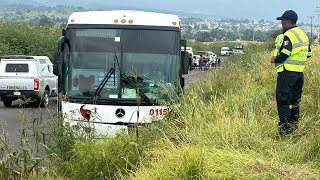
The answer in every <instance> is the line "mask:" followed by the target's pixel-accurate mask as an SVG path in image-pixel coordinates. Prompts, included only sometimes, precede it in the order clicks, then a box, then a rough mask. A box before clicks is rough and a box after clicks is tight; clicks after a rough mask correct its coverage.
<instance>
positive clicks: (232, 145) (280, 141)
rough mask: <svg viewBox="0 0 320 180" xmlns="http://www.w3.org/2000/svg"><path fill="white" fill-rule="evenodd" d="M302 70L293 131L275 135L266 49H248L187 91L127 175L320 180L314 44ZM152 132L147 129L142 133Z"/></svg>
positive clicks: (319, 66)
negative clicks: (298, 113)
mask: <svg viewBox="0 0 320 180" xmlns="http://www.w3.org/2000/svg"><path fill="white" fill-rule="evenodd" d="M313 50H314V56H313V58H311V59H309V63H308V65H307V68H306V70H305V86H304V92H303V98H302V104H301V118H300V125H299V129H298V130H297V131H296V132H294V133H293V134H292V135H290V136H287V137H279V136H278V135H277V121H278V117H277V111H276V102H275V82H276V72H275V69H274V67H272V65H271V64H270V63H269V59H270V57H271V53H270V51H264V47H263V46H261V45H259V46H250V47H249V50H247V51H246V55H244V56H233V57H232V58H230V59H229V60H228V61H227V62H226V63H225V64H224V65H223V67H221V68H219V69H218V70H216V71H214V72H213V73H212V74H211V75H210V76H208V77H206V79H205V80H204V81H203V82H201V83H198V84H194V87H193V88H192V89H190V90H188V92H185V96H184V99H183V103H182V104H181V105H179V106H178V105H177V106H176V107H173V112H174V115H172V116H171V117H169V119H167V121H166V122H165V123H164V124H162V126H161V127H157V128H154V129H153V130H155V129H157V130H158V133H159V134H158V135H159V136H158V139H156V138H155V140H154V141H153V142H151V143H152V146H151V148H150V149H148V151H146V153H147V155H148V156H147V157H148V158H146V160H145V161H143V162H142V163H141V167H140V168H139V169H138V170H137V171H136V172H134V173H132V176H131V178H132V179H319V178H320V175H319V174H320V173H319V172H320V156H319V153H320V121H319V111H318V109H319V99H320V93H319V92H320V90H319V87H320V81H319V79H318V77H319V75H320V63H319V62H318V61H317V60H316V57H319V50H320V49H319V48H318V47H313ZM152 133H155V132H152V131H150V132H149V133H148V134H149V135H150V134H152Z"/></svg>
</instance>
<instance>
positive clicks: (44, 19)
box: [39, 15, 54, 26]
mask: <svg viewBox="0 0 320 180" xmlns="http://www.w3.org/2000/svg"><path fill="white" fill-rule="evenodd" d="M39 25H40V26H45V25H49V26H52V25H54V23H53V22H52V21H51V19H50V18H48V17H47V16H45V15H42V16H41V18H40V21H39Z"/></svg>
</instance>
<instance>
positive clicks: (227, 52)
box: [220, 47, 232, 56]
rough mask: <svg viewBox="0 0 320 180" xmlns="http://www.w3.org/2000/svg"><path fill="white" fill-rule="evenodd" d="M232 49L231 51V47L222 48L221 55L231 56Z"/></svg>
mask: <svg viewBox="0 0 320 180" xmlns="http://www.w3.org/2000/svg"><path fill="white" fill-rule="evenodd" d="M231 52H232V49H230V48H229V47H222V48H221V51H220V54H221V56H229V55H231Z"/></svg>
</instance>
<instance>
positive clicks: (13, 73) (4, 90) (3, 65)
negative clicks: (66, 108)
mask: <svg viewBox="0 0 320 180" xmlns="http://www.w3.org/2000/svg"><path fill="white" fill-rule="evenodd" d="M57 79H58V78H57V76H55V75H54V74H53V65H52V63H51V61H50V59H49V58H48V57H47V56H23V55H22V56H21V55H18V56H17V55H11V56H3V57H1V62H0V97H1V101H3V104H4V106H6V107H9V106H11V104H12V101H14V100H17V99H19V98H20V99H23V100H28V99H29V100H31V101H35V102H37V103H39V104H41V105H44V106H46V105H48V103H49V97H50V96H55V95H57V91H58V89H57Z"/></svg>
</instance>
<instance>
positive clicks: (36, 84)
mask: <svg viewBox="0 0 320 180" xmlns="http://www.w3.org/2000/svg"><path fill="white" fill-rule="evenodd" d="M39 87H40V80H39V79H34V89H33V90H35V91H38V90H39Z"/></svg>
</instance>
